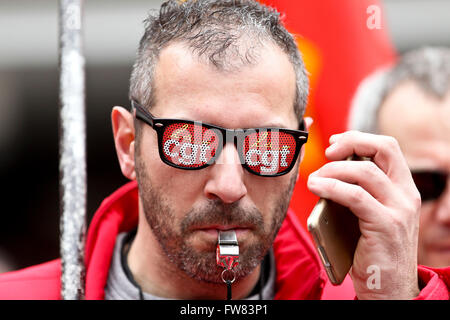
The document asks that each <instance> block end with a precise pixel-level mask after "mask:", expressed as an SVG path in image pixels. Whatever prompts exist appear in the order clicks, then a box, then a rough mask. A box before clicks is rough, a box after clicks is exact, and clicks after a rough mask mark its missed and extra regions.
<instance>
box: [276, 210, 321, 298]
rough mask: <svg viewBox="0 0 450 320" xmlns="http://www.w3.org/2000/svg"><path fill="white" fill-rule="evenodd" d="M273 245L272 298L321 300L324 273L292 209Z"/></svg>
mask: <svg viewBox="0 0 450 320" xmlns="http://www.w3.org/2000/svg"><path fill="white" fill-rule="evenodd" d="M273 248H274V252H275V263H276V269H277V281H276V294H275V299H280V300H292V299H295V300H303V299H307V300H316V299H320V297H321V295H322V291H323V288H324V286H325V283H326V273H325V270H324V269H323V268H322V265H321V262H320V260H319V257H318V256H317V254H316V251H315V248H314V246H313V244H312V240H311V239H310V237H309V235H308V234H307V232H306V231H305V230H304V228H303V227H302V226H301V224H300V222H299V221H298V218H297V216H296V215H295V213H294V212H293V211H292V210H289V211H288V214H287V216H286V219H285V220H284V222H283V225H282V226H281V229H280V231H279V232H278V235H277V237H276V239H275V242H274V244H273Z"/></svg>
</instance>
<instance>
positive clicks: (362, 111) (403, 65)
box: [348, 47, 450, 133]
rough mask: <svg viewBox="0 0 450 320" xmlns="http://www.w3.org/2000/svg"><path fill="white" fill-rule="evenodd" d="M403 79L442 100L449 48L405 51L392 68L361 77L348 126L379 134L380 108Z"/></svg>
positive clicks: (449, 77)
mask: <svg viewBox="0 0 450 320" xmlns="http://www.w3.org/2000/svg"><path fill="white" fill-rule="evenodd" d="M406 81H412V82H414V83H415V84H417V85H418V86H419V87H420V88H421V89H422V90H423V91H424V92H425V93H427V94H430V95H432V96H434V97H436V98H438V99H443V98H444V97H445V95H446V94H447V92H448V91H449V89H450V48H445V47H424V48H420V49H416V50H412V51H409V52H407V53H405V54H404V55H403V56H402V57H401V58H400V60H399V61H398V63H397V64H395V65H394V66H393V67H390V68H383V69H380V70H377V71H376V72H374V73H372V74H371V75H369V76H368V77H367V78H365V79H364V80H363V81H362V82H361V84H360V85H359V87H358V89H357V91H356V93H355V95H354V98H353V101H352V104H351V109H350V116H349V122H348V129H350V130H358V131H364V132H369V133H379V131H378V111H379V109H380V107H381V106H382V105H383V103H384V101H385V100H386V98H387V96H388V95H389V94H390V93H391V92H392V91H393V90H394V89H395V88H397V86H399V85H400V84H402V83H404V82H406Z"/></svg>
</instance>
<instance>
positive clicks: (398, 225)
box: [308, 131, 421, 299]
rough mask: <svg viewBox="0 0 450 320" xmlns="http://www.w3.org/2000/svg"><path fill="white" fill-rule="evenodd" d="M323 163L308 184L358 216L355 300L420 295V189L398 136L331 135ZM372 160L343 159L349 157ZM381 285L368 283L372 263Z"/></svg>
mask: <svg viewBox="0 0 450 320" xmlns="http://www.w3.org/2000/svg"><path fill="white" fill-rule="evenodd" d="M330 143H331V146H330V147H328V149H327V150H326V152H325V154H326V156H327V158H328V159H330V160H332V161H333V162H330V163H327V164H325V165H324V166H323V167H321V168H320V169H319V170H317V171H316V172H314V173H312V174H311V175H310V176H309V179H308V188H309V189H310V190H311V192H313V193H314V194H316V195H318V196H319V197H322V198H327V199H330V200H332V201H334V202H337V203H339V204H341V205H344V206H346V207H348V208H350V210H351V211H352V212H353V213H354V214H355V215H356V216H357V217H358V218H359V227H360V230H361V238H360V239H359V242H358V245H357V248H356V252H355V256H354V259H353V267H352V269H351V272H350V275H351V277H352V279H353V284H354V287H355V292H356V295H357V296H358V298H359V299H412V298H414V297H416V296H417V295H418V294H419V292H420V291H419V285H418V278H417V243H418V229H419V215H420V206H421V201H420V194H419V192H418V190H417V188H416V186H415V184H414V182H413V179H412V177H411V172H410V170H409V169H408V165H407V163H406V160H405V159H404V157H403V155H402V152H401V150H400V147H399V145H398V143H397V141H396V140H395V139H394V138H392V137H387V136H380V135H373V134H368V133H362V132H357V131H349V132H345V133H342V134H338V135H334V136H332V137H331V138H330ZM353 154H356V155H358V156H364V157H370V158H372V160H373V161H345V159H346V158H347V157H348V156H351V155H353ZM374 267H375V268H376V269H377V270H380V279H379V280H380V282H379V283H380V287H379V288H378V289H377V288H373V287H372V286H370V285H368V281H367V280H368V278H369V277H370V276H371V273H370V272H369V271H368V270H372V269H371V268H374Z"/></svg>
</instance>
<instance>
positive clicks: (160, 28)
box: [129, 0, 309, 120]
mask: <svg viewBox="0 0 450 320" xmlns="http://www.w3.org/2000/svg"><path fill="white" fill-rule="evenodd" d="M145 22H146V28H145V33H144V35H143V37H142V38H141V41H140V45H139V49H138V51H137V58H136V62H135V64H134V66H133V70H132V74H131V79H130V92H129V95H130V99H137V100H138V101H139V102H140V103H141V104H142V105H144V106H145V107H147V108H151V107H152V106H153V105H154V104H155V101H154V99H155V93H154V90H155V88H154V87H153V86H152V79H153V73H154V69H155V66H156V63H157V61H158V56H159V53H160V52H161V50H162V49H163V48H164V47H166V46H167V45H168V44H170V43H174V42H181V43H185V44H187V45H188V47H189V48H191V49H192V52H193V53H194V54H196V55H197V56H198V57H199V58H202V59H204V61H205V62H209V63H211V64H212V65H214V66H215V67H217V68H218V69H219V70H224V71H233V70H237V68H239V67H240V66H242V65H251V64H254V63H256V62H257V58H258V54H259V51H258V49H259V48H260V47H261V46H262V45H263V44H264V43H267V42H272V43H275V44H277V45H278V46H279V47H280V48H281V49H282V50H283V51H284V52H285V53H286V54H287V55H288V57H289V59H290V61H291V63H292V64H293V67H294V71H295V73H296V80H297V92H296V98H295V101H294V111H295V114H296V115H297V117H298V119H299V120H300V119H301V117H303V114H304V111H305V106H306V102H307V97H308V86H309V83H308V77H307V75H306V70H305V67H304V63H303V60H302V57H301V55H300V52H299V51H298V48H297V44H296V41H295V39H294V37H293V36H292V35H291V34H290V33H289V32H288V31H287V30H286V29H285V28H284V26H283V25H282V23H281V21H280V15H279V13H278V12H276V11H275V10H274V9H272V8H270V7H267V6H264V5H262V4H260V3H258V2H256V1H251V0H215V1H213V0H187V1H179V0H172V1H167V2H165V3H163V4H162V6H161V9H160V11H159V12H156V13H155V12H154V13H151V14H150V16H149V17H148V18H147V19H146V20H145Z"/></svg>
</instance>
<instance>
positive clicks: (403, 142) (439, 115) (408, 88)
mask: <svg viewBox="0 0 450 320" xmlns="http://www.w3.org/2000/svg"><path fill="white" fill-rule="evenodd" d="M448 119H450V91H449V94H448V95H447V96H446V97H445V98H444V99H442V100H441V99H437V98H436V97H433V96H431V95H429V94H427V93H425V92H424V91H423V90H422V89H421V88H420V87H419V86H418V85H416V84H415V83H413V82H412V81H408V82H405V83H403V84H401V85H399V86H398V87H397V88H396V89H394V90H393V91H392V92H391V93H390V95H389V96H388V97H387V98H386V100H385V102H384V103H383V105H382V107H381V108H380V112H379V130H380V133H381V134H386V135H391V136H394V137H395V138H396V139H397V140H398V142H399V144H400V147H401V148H402V151H403V153H404V154H405V157H406V158H407V161H408V164H409V165H410V166H411V167H414V168H418V167H419V168H435V169H437V168H442V169H443V168H446V167H449V166H450V122H449V121H448Z"/></svg>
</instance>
